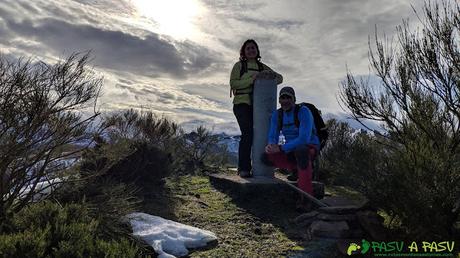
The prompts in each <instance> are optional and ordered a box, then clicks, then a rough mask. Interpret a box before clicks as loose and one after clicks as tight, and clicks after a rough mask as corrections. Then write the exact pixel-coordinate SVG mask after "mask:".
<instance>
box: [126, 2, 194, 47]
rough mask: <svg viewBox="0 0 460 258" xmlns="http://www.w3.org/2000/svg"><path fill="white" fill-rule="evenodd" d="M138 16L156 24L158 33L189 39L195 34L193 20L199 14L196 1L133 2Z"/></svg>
mask: <svg viewBox="0 0 460 258" xmlns="http://www.w3.org/2000/svg"><path fill="white" fill-rule="evenodd" d="M132 2H133V4H134V5H135V7H136V8H137V11H138V13H139V14H140V15H142V16H145V17H147V18H149V19H152V20H153V21H155V22H156V23H157V24H158V28H157V29H158V32H159V33H162V34H167V35H170V36H173V37H175V38H183V39H185V38H190V37H191V36H193V34H194V33H195V32H196V28H195V25H194V21H195V19H196V18H197V17H198V15H199V14H200V12H201V9H202V8H201V6H200V3H199V2H198V1H197V0H133V1H132Z"/></svg>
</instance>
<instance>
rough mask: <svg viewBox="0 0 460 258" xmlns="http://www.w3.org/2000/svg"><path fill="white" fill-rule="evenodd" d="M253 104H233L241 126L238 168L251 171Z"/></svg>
mask: <svg viewBox="0 0 460 258" xmlns="http://www.w3.org/2000/svg"><path fill="white" fill-rule="evenodd" d="M252 112H253V106H252V105H248V104H236V105H233V114H235V117H236V121H238V125H239V126H240V131H241V140H240V145H239V147H238V170H239V171H241V170H244V171H250V170H251V169H252V165H251V148H252V138H253V132H254V130H253V124H254V123H253V118H252Z"/></svg>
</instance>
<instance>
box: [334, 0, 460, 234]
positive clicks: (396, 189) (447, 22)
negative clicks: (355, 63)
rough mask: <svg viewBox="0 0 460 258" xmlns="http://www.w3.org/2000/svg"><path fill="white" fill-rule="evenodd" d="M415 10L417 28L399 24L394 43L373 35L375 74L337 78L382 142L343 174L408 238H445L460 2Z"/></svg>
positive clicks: (454, 167)
mask: <svg viewBox="0 0 460 258" xmlns="http://www.w3.org/2000/svg"><path fill="white" fill-rule="evenodd" d="M418 16H419V17H420V19H421V21H422V23H423V30H421V31H415V32H412V31H411V30H412V28H410V27H409V25H408V23H404V24H403V25H402V26H400V27H398V38H399V40H398V41H397V43H398V44H397V45H396V46H390V45H389V44H387V43H388V42H387V40H386V39H384V40H381V39H379V37H378V36H377V35H376V42H375V43H376V48H375V49H370V61H371V66H372V69H373V72H374V73H375V77H376V78H378V80H364V79H363V78H361V77H357V76H354V75H353V74H351V73H348V74H347V79H346V81H344V82H343V83H342V90H341V95H340V96H341V100H342V102H343V104H344V105H345V106H346V107H347V108H348V109H349V110H350V112H351V114H352V116H353V117H354V118H355V119H356V120H358V121H361V120H363V119H371V120H374V121H379V122H381V125H382V126H383V127H384V129H385V130H386V133H385V136H383V137H381V138H380V139H375V140H379V141H381V142H383V143H384V144H385V145H384V146H385V148H384V149H383V151H381V152H377V153H378V154H379V155H378V157H376V159H375V160H374V159H371V160H370V161H371V162H373V163H375V164H372V163H369V164H370V165H373V166H371V169H370V170H369V171H368V172H367V174H366V173H363V175H366V177H365V178H360V175H359V174H357V171H359V170H356V171H349V173H350V175H355V176H354V177H353V178H354V179H357V180H358V181H360V185H361V186H362V187H361V189H362V190H363V191H364V192H365V194H366V196H367V197H368V198H369V199H370V200H371V201H372V202H373V203H374V204H375V205H378V207H380V208H382V209H384V210H385V211H386V212H387V213H388V214H389V215H390V216H391V217H393V218H395V219H396V220H397V221H398V222H399V223H398V226H399V228H400V229H401V230H402V231H403V232H404V233H405V234H406V235H407V236H408V237H411V238H413V239H426V237H427V236H429V237H430V239H433V240H434V239H449V238H452V237H458V236H455V235H454V234H455V230H454V224H455V223H456V221H457V220H458V216H459V213H460V210H459V208H458V207H456V203H458V202H459V200H460V126H459V123H460V113H459V110H460V109H459V108H460V106H459V101H460V99H459V97H460V87H459V85H460V77H459V74H460V67H459V65H458V64H459V62H458V60H459V59H460V52H459V51H458V49H459V41H458V40H457V38H458V33H459V31H460V19H459V18H460V6H459V4H458V3H457V2H442V3H441V4H439V3H437V2H430V1H427V2H426V4H425V6H424V8H423V12H422V13H421V14H420V15H418ZM371 82H374V83H371ZM364 154H366V153H363V155H364ZM370 158H371V157H369V156H363V161H366V160H367V161H369V159H370ZM364 172H365V171H364Z"/></svg>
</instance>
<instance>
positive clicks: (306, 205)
mask: <svg viewBox="0 0 460 258" xmlns="http://www.w3.org/2000/svg"><path fill="white" fill-rule="evenodd" d="M295 210H296V211H297V212H300V213H307V212H310V211H312V204H311V202H309V201H308V202H304V201H301V200H299V201H297V203H296V204H295Z"/></svg>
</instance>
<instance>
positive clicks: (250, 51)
mask: <svg viewBox="0 0 460 258" xmlns="http://www.w3.org/2000/svg"><path fill="white" fill-rule="evenodd" d="M258 54H259V53H258V52H257V47H256V45H255V44H254V43H252V42H249V43H248V44H246V46H245V47H244V55H245V56H246V58H247V59H248V60H250V59H256V57H257V55H258Z"/></svg>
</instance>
